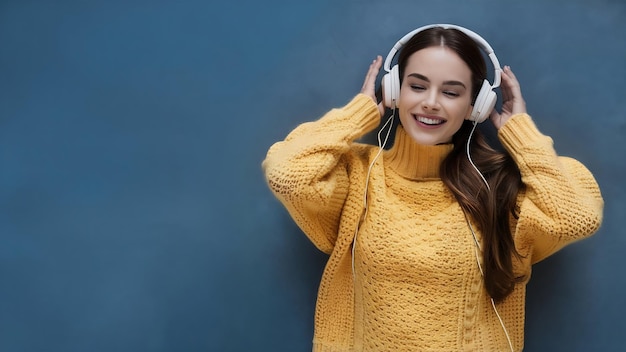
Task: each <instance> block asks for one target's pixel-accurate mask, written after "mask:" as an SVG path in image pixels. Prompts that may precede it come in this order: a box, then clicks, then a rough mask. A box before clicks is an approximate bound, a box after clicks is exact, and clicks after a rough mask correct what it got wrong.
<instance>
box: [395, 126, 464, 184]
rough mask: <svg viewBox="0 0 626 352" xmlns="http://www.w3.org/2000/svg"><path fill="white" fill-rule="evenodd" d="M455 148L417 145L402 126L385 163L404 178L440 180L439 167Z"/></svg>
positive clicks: (441, 145)
mask: <svg viewBox="0 0 626 352" xmlns="http://www.w3.org/2000/svg"><path fill="white" fill-rule="evenodd" d="M453 147H454V146H453V145H452V144H440V145H421V144H417V143H416V142H415V141H414V140H413V139H412V138H411V136H409V135H408V134H407V133H406V132H405V131H404V128H402V126H398V128H397V130H396V138H395V140H394V143H393V147H391V149H389V150H387V151H386V152H385V154H384V158H385V163H386V164H387V165H388V166H389V167H391V168H392V169H393V170H394V171H395V172H396V173H398V174H399V175H400V176H402V177H405V178H408V179H425V178H439V166H440V165H441V162H442V161H443V159H445V157H446V156H447V155H448V154H449V153H450V151H452V149H453Z"/></svg>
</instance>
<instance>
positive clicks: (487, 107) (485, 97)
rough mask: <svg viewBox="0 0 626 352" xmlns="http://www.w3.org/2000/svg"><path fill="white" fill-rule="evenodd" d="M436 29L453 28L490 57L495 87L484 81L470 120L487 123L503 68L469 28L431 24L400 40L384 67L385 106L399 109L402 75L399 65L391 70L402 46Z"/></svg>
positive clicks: (486, 45) (483, 41) (484, 42)
mask: <svg viewBox="0 0 626 352" xmlns="http://www.w3.org/2000/svg"><path fill="white" fill-rule="evenodd" d="M434 27H441V28H445V29H449V28H452V29H456V30H459V31H461V32H463V33H465V34H466V35H467V36H469V37H470V38H472V39H473V40H474V42H476V44H477V45H478V46H479V47H480V48H481V49H483V50H484V51H485V52H486V53H487V54H488V55H489V58H490V59H491V62H492V64H493V67H494V69H495V74H494V82H493V85H491V84H490V83H489V81H487V80H486V79H485V80H484V81H483V84H482V86H481V87H480V91H479V92H478V95H477V97H476V101H475V102H474V108H473V109H472V114H471V115H470V118H469V120H471V121H474V122H483V121H485V120H486V119H487V118H488V117H489V114H491V111H492V110H493V108H494V106H495V105H496V100H497V96H496V92H494V91H493V90H494V89H495V88H497V87H499V86H500V76H501V75H502V68H500V63H499V62H498V58H497V57H496V54H495V53H494V52H493V49H492V48H491V46H490V45H489V43H487V41H486V40H484V39H483V38H482V37H481V36H479V35H478V34H476V33H475V32H472V31H470V30H469V29H467V28H463V27H460V26H456V25H453V24H431V25H427V26H423V27H420V28H417V29H415V30H413V31H412V32H410V33H408V34H406V35H405V36H404V37H402V38H401V39H400V40H398V42H397V43H396V44H394V46H393V48H391V51H389V54H388V55H387V58H386V59H385V63H384V65H383V69H384V70H385V71H386V72H387V73H386V74H385V75H384V76H383V78H382V81H381V87H382V91H383V104H384V105H385V106H386V107H388V108H390V109H395V108H396V107H397V103H398V98H399V97H400V75H399V73H398V65H394V66H393V67H392V68H390V66H391V61H392V60H393V58H394V56H395V55H396V53H397V52H398V51H399V50H400V48H402V46H404V44H406V43H407V42H408V41H409V39H411V38H412V37H413V36H414V35H416V34H417V33H419V32H421V31H423V30H426V29H429V28H434Z"/></svg>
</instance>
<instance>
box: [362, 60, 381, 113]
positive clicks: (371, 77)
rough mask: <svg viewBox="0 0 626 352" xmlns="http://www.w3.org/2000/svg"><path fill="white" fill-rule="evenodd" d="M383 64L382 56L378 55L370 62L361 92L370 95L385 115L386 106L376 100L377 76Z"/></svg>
mask: <svg viewBox="0 0 626 352" xmlns="http://www.w3.org/2000/svg"><path fill="white" fill-rule="evenodd" d="M382 65H383V58H382V56H380V55H378V56H376V60H374V61H372V63H371V64H370V68H369V70H368V71H367V75H365V81H364V82H363V87H361V93H363V94H365V95H368V96H370V97H371V98H372V100H373V101H374V103H377V104H378V112H380V116H383V115H384V114H385V107H384V106H383V103H382V102H380V103H379V102H378V101H376V77H378V71H380V68H381V66H382Z"/></svg>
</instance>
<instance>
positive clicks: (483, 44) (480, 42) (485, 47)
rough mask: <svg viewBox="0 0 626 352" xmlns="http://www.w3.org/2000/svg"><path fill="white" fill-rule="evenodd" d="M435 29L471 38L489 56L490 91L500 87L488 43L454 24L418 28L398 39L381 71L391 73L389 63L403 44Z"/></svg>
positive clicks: (497, 62) (495, 60) (494, 60)
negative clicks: (492, 68) (491, 66)
mask: <svg viewBox="0 0 626 352" xmlns="http://www.w3.org/2000/svg"><path fill="white" fill-rule="evenodd" d="M435 27H441V28H444V29H456V30H458V31H461V32H463V33H465V34H466V35H467V36H468V37H470V38H472V39H473V40H474V42H475V43H476V44H478V46H480V48H481V49H483V51H485V53H487V55H488V56H489V59H490V60H491V63H492V64H493V67H494V70H495V74H494V76H493V77H494V78H493V84H492V85H491V89H494V88H497V87H499V86H500V79H501V78H500V77H501V75H502V68H501V67H500V62H499V61H498V58H497V57H496V54H495V53H494V52H493V49H492V48H491V45H489V43H487V41H486V40H485V39H483V37H481V36H480V35H478V34H477V33H476V32H474V31H471V30H469V29H467V28H465V27H461V26H457V25H454V24H445V23H442V24H430V25H426V26H422V27H419V28H417V29H415V30H413V31H411V32H409V33H407V34H406V35H404V36H403V37H402V38H400V40H398V41H397V42H396V44H394V45H393V47H392V48H391V50H390V51H389V54H387V58H386V59H385V63H384V65H383V69H384V70H385V71H387V72H391V61H393V58H394V57H395V56H396V53H397V52H398V51H399V50H400V48H402V47H403V46H404V44H406V43H407V42H408V41H409V39H411V38H412V37H413V36H414V35H416V34H417V33H419V32H421V31H424V30H426V29H430V28H435Z"/></svg>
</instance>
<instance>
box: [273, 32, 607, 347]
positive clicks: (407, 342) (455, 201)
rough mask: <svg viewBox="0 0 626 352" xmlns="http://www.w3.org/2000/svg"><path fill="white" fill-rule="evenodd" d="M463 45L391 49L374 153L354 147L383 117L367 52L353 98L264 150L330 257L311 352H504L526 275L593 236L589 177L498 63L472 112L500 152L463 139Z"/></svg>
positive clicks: (471, 78)
mask: <svg viewBox="0 0 626 352" xmlns="http://www.w3.org/2000/svg"><path fill="white" fill-rule="evenodd" d="M472 34H475V33H473V32H470V31H468V30H465V29H463V28H462V27H458V26H432V27H428V28H426V29H423V30H419V31H417V33H415V34H414V35H412V37H411V38H410V39H409V40H408V42H406V43H405V44H403V46H402V49H401V51H400V53H399V57H398V65H397V67H398V78H399V81H400V82H399V95H398V96H397V97H395V98H393V101H392V102H390V101H389V98H388V97H386V98H384V99H385V101H386V105H388V107H391V108H396V109H394V111H395V110H397V113H398V115H399V120H400V126H398V128H397V129H396V132H395V133H396V134H395V139H394V143H393V146H392V147H391V148H389V149H388V150H383V148H382V147H383V146H380V147H379V148H377V147H374V146H370V145H365V144H360V143H357V142H355V141H356V140H357V139H358V138H360V137H362V136H363V135H365V134H366V133H368V132H370V131H372V130H373V129H374V128H376V127H377V126H378V125H379V123H380V120H381V116H383V114H384V112H385V106H384V105H383V104H382V103H378V101H377V99H376V96H375V83H376V77H377V75H378V72H379V70H380V68H381V66H382V58H381V57H380V56H379V57H377V58H376V60H374V61H373V63H372V64H371V65H370V68H369V71H368V73H367V75H366V77H365V81H364V84H363V87H362V89H361V92H360V94H357V95H356V96H355V97H354V98H353V99H352V100H351V101H350V102H349V103H348V104H347V105H345V106H344V107H342V108H338V109H333V110H331V111H329V112H328V113H327V114H326V115H325V116H323V117H322V118H320V119H319V120H317V121H314V122H308V123H304V124H302V125H300V126H298V127H297V128H296V129H295V130H293V131H292V132H291V133H290V134H289V135H288V136H287V137H286V138H285V140H284V141H280V142H277V143H276V144H274V145H273V146H272V147H271V148H270V149H269V151H268V153H267V156H266V159H265V160H264V162H263V169H264V171H265V175H266V179H267V182H268V185H269V187H270V188H271V189H272V191H273V192H274V194H275V195H276V197H277V198H278V199H279V200H280V201H281V202H282V203H283V204H284V206H285V207H286V208H287V210H288V211H289V213H290V214H291V216H292V217H293V219H294V220H295V221H296V222H297V224H298V225H299V226H300V228H301V229H302V230H303V231H304V233H305V234H306V235H307V236H308V237H309V238H310V240H311V241H312V242H313V243H314V244H315V245H316V246H317V247H318V248H319V249H320V250H322V251H324V252H325V253H328V254H329V255H330V257H329V260H328V263H327V265H326V268H325V270H324V274H323V276H322V280H321V284H320V289H319V293H318V300H317V307H316V315H315V336H314V341H313V350H314V351H362V350H364V351H460V350H466V351H506V350H511V351H519V350H521V349H522V348H523V342H524V336H523V329H524V302H525V287H526V283H527V282H528V279H529V277H530V272H531V265H532V264H534V263H536V262H538V261H540V260H542V259H544V258H546V257H547V256H549V255H551V254H553V253H555V252H556V251H557V250H559V249H560V248H562V247H563V246H565V245H567V244H569V243H571V242H573V241H576V240H579V239H582V238H584V237H586V236H589V235H591V234H593V233H594V232H595V231H596V230H597V229H598V228H599V226H600V224H601V221H602V211H603V200H602V197H601V194H600V190H599V188H598V185H597V183H596V181H595V180H594V178H593V176H592V174H591V173H590V172H589V171H588V170H587V169H586V168H585V167H584V166H583V165H582V164H581V163H579V162H577V161H576V160H574V159H571V158H566V157H560V156H557V154H556V152H555V151H554V149H553V146H552V139H551V138H550V137H547V136H545V135H542V134H541V133H540V132H539V131H538V130H537V128H536V126H535V125H534V123H533V121H532V119H531V117H530V116H529V115H528V114H527V113H526V107H525V103H524V100H523V98H522V94H521V90H520V86H519V83H518V81H517V79H516V77H515V75H514V74H513V72H512V71H511V69H510V67H507V66H505V67H504V70H502V72H501V79H502V88H501V89H502V97H503V102H502V108H501V111H500V112H498V111H495V110H493V111H491V113H490V114H489V112H490V111H487V112H482V115H484V116H489V119H490V121H491V122H492V123H493V125H494V126H495V128H496V129H497V130H498V138H499V139H500V141H501V143H502V145H503V146H504V148H505V151H504V152H500V151H497V150H495V149H493V148H491V147H490V146H489V145H488V144H487V143H486V141H485V139H484V138H483V136H482V135H481V133H480V130H474V127H475V126H476V121H477V117H476V116H475V113H476V111H475V109H474V105H475V104H476V101H475V100H476V98H477V95H478V93H479V91H480V89H481V85H482V84H483V82H484V80H485V79H486V76H487V74H486V64H485V62H484V60H483V57H482V55H481V52H480V48H481V47H480V46H479V45H478V43H477V40H478V39H477V38H475V37H473V36H472ZM480 39H482V38H480ZM496 62H497V61H496ZM499 69H500V68H499V67H496V73H498V74H500V72H497V70H499ZM392 71H393V70H392ZM383 83H385V81H383ZM383 88H385V87H383ZM492 106H493V105H492ZM492 106H491V107H492ZM491 107H490V108H489V110H491ZM472 120H473V121H472ZM365 209H366V211H365Z"/></svg>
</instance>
